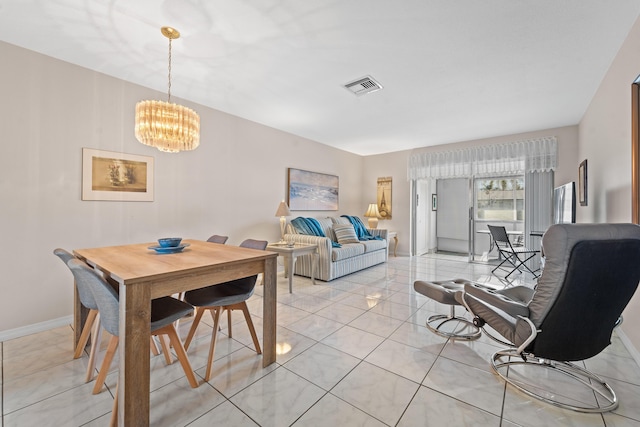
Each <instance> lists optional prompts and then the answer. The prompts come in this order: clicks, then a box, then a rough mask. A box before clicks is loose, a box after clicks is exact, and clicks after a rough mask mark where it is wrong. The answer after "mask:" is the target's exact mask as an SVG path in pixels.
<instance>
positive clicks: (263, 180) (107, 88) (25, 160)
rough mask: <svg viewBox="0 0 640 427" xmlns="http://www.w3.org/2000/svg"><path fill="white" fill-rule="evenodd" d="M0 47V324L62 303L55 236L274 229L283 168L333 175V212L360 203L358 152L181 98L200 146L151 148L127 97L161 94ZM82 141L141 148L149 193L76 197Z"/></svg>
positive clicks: (62, 308) (241, 235) (48, 312)
mask: <svg viewBox="0 0 640 427" xmlns="http://www.w3.org/2000/svg"><path fill="white" fill-rule="evenodd" d="M0 56H1V57H2V58H3V61H2V64H3V65H2V67H0V82H1V83H0V84H1V85H2V86H1V91H0V92H1V93H2V101H3V102H2V103H0V116H1V117H2V118H3V119H2V124H1V126H2V141H1V142H0V144H1V145H2V155H1V156H0V170H2V178H1V179H0V200H1V202H0V218H1V219H2V228H1V229H2V241H3V242H4V244H2V245H1V249H0V251H2V253H1V254H0V259H2V285H1V286H2V298H0V333H1V332H2V331H7V330H11V329H14V328H21V327H25V326H27V325H33V324H36V323H39V322H46V321H50V320H52V319H58V318H61V317H64V316H68V315H70V314H71V313H72V300H73V293H72V290H73V287H72V279H71V275H70V273H69V271H68V270H66V269H65V267H64V266H63V264H62V263H61V262H60V261H59V260H58V259H57V258H56V257H55V256H54V255H53V254H52V251H53V249H54V248H56V247H63V248H66V249H69V250H71V249H74V248H86V247H94V246H101V245H115V244H123V243H133V242H152V241H154V240H155V239H157V238H159V237H164V236H169V235H177V236H182V237H185V238H200V239H206V238H207V237H209V236H210V235H211V234H214V233H217V234H226V235H228V236H230V238H229V242H228V243H229V244H233V245H237V244H239V243H240V242H241V241H242V240H243V239H245V238H247V237H254V238H258V239H267V240H270V241H274V240H276V239H278V238H279V237H280V227H279V222H278V218H276V217H275V212H276V208H277V207H278V203H279V202H280V200H282V199H284V198H285V196H286V182H287V179H286V173H287V168H288V167H296V168H301V169H307V170H312V171H317V172H324V173H330V174H335V175H338V176H339V177H340V211H339V212H338V213H358V214H361V213H363V212H364V207H365V206H364V203H363V202H362V201H361V194H360V188H361V184H362V157H360V156H357V155H354V154H350V153H347V152H344V151H341V150H337V149H334V148H331V147H328V146H326V145H322V144H319V143H316V142H313V141H310V140H306V139H304V138H300V137H297V136H294V135H291V134H287V133H284V132H281V131H279V130H276V129H272V128H269V127H266V126H262V125H260V124H257V123H253V122H250V121H247V120H244V119H241V118H238V117H234V116H230V115H228V114H224V113H221V112H219V111H215V110H212V109H210V108H205V107H203V106H200V105H193V104H189V103H186V104H188V105H190V106H191V107H192V108H194V109H196V110H197V111H198V112H199V113H200V116H201V123H202V129H201V133H202V141H201V145H200V147H199V148H198V149H197V150H195V151H193V152H186V153H180V154H166V153H161V152H159V151H157V150H155V149H152V148H150V147H146V146H144V145H142V144H140V143H138V142H137V141H136V139H135V137H134V135H133V124H134V108H135V103H136V102H137V101H139V100H142V99H148V98H157V99H165V97H166V94H162V93H156V92H154V91H151V90H149V89H146V88H143V87H140V86H136V85H133V84H129V83H126V82H124V81H121V80H117V79H114V78H111V77H108V76H105V75H103V74H99V73H96V72H92V71H90V70H87V69H84V68H80V67H77V66H74V65H71V64H68V63H65V62H62V61H58V60H55V59H52V58H50V57H46V56H43V55H40V54H37V53H34V52H31V51H28V50H25V49H21V48H18V47H15V46H12V45H8V44H5V43H0ZM82 147H89V148H95V149H101V150H110V151H118V152H125V153H131V154H139V155H146V156H153V157H154V159H155V200H154V201H153V202H103V201H81V197H80V196H81V190H80V188H81V187H80V184H81V171H82V169H81V168H82ZM325 213H326V212H325ZM293 214H294V215H296V216H297V215H298V214H303V215H311V216H313V215H320V214H322V213H321V212H300V213H298V212H294V213H293ZM331 214H335V212H331Z"/></svg>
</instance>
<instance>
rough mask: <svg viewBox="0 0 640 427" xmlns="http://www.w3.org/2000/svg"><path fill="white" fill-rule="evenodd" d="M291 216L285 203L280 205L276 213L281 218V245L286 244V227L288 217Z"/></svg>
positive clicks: (282, 202)
mask: <svg viewBox="0 0 640 427" xmlns="http://www.w3.org/2000/svg"><path fill="white" fill-rule="evenodd" d="M289 215H291V212H290V211H289V206H287V204H286V203H285V202H284V200H283V201H281V202H280V204H279V205H278V210H277V211H276V216H279V217H280V243H283V242H284V227H285V226H286V225H287V218H285V217H287V216H289Z"/></svg>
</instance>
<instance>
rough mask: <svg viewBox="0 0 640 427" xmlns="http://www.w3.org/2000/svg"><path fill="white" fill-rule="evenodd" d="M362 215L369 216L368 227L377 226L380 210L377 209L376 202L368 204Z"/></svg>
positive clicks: (373, 227)
mask: <svg viewBox="0 0 640 427" xmlns="http://www.w3.org/2000/svg"><path fill="white" fill-rule="evenodd" d="M364 216H365V217H367V218H369V228H371V229H375V228H378V218H380V212H379V211H378V204H377V203H371V204H369V208H368V209H367V212H366V213H365V214H364Z"/></svg>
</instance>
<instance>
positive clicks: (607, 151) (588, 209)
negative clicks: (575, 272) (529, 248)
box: [575, 20, 640, 350]
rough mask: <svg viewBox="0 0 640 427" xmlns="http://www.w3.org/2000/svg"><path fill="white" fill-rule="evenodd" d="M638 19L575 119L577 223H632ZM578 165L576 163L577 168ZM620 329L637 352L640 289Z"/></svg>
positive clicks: (639, 46)
mask: <svg viewBox="0 0 640 427" xmlns="http://www.w3.org/2000/svg"><path fill="white" fill-rule="evenodd" d="M638 52H640V20H639V21H636V23H635V25H634V26H633V28H632V29H631V32H630V33H629V36H628V37H627V39H626V41H625V42H624V44H623V45H622V47H621V48H620V51H619V52H618V55H617V56H616V58H615V59H614V61H613V63H612V64H611V67H610V68H609V70H608V72H607V74H606V76H605V77H604V79H603V80H602V83H601V84H600V87H599V88H598V91H597V92H596V94H595V96H594V97H593V99H592V101H591V104H590V105H589V108H588V109H587V111H586V113H585V115H584V117H583V119H582V121H581V122H580V126H579V131H580V138H579V140H580V142H579V156H580V157H579V161H582V160H584V159H587V163H588V171H587V172H588V205H587V206H585V207H579V208H578V221H579V222H597V223H601V222H630V221H631V83H632V82H633V81H634V80H635V79H636V77H638V74H640V55H638ZM577 167H578V165H577V164H576V165H575V168H576V169H577ZM624 317H625V320H624V323H623V324H622V329H623V331H624V333H625V334H626V336H627V337H628V338H629V339H630V340H631V342H632V343H633V346H634V347H635V349H636V350H640V329H639V328H638V327H637V325H638V324H640V293H638V292H636V294H635V296H634V298H633V299H632V300H631V302H630V303H629V305H628V306H627V309H626V310H625V312H624Z"/></svg>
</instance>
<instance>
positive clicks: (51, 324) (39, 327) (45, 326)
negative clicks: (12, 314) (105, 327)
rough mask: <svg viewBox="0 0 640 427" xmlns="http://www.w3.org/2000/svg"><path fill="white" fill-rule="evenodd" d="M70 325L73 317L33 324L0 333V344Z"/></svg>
mask: <svg viewBox="0 0 640 427" xmlns="http://www.w3.org/2000/svg"><path fill="white" fill-rule="evenodd" d="M72 323H73V315H69V316H65V317H59V318H57V319H52V320H47V321H46V322H40V323H34V324H33V325H27V326H23V327H21V328H15V329H9V330H6V331H0V342H3V341H8V340H12V339H14V338H20V337H24V336H26V335H31V334H35V333H38V332H43V331H48V330H49V329H54V328H59V327H60V326H65V325H71V324H72Z"/></svg>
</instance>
